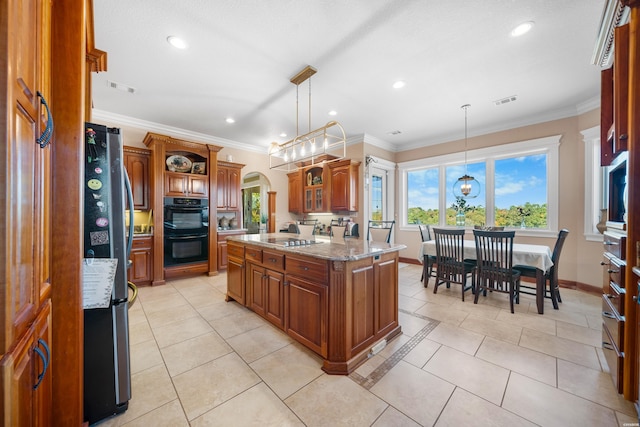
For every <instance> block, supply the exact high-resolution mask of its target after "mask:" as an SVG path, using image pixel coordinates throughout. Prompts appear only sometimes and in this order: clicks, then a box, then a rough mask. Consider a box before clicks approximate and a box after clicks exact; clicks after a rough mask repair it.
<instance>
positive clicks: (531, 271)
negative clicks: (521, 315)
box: [513, 228, 569, 310]
mask: <svg viewBox="0 0 640 427" xmlns="http://www.w3.org/2000/svg"><path fill="white" fill-rule="evenodd" d="M568 234H569V230H567V229H566V228H563V229H562V230H560V232H559V233H558V239H557V240H556V244H555V246H554V248H553V253H552V254H551V261H553V265H552V266H551V268H550V269H549V271H547V272H546V273H545V274H544V281H545V282H544V283H545V284H544V289H545V290H544V297H545V298H550V299H551V303H552V304H553V308H554V309H556V310H557V309H558V302H562V298H561V297H560V286H559V285H558V263H559V262H560V252H562V247H563V246H564V241H565V239H566V238H567V235H568ZM513 268H514V269H516V270H518V271H519V272H520V275H521V276H523V277H533V278H536V274H537V271H536V268H535V267H533V266H529V265H514V266H513ZM547 282H549V288H547ZM523 288H524V290H522V289H523ZM520 292H521V293H523V294H528V295H536V288H535V286H533V287H532V286H524V285H523V284H522V283H520Z"/></svg>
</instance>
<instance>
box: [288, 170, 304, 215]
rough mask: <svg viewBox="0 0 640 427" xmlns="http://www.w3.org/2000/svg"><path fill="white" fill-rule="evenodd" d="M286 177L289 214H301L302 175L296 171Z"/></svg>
mask: <svg viewBox="0 0 640 427" xmlns="http://www.w3.org/2000/svg"><path fill="white" fill-rule="evenodd" d="M287 176H288V177H289V212H291V213H296V214H299V213H302V174H301V173H300V171H297V172H293V173H290V174H288V175H287Z"/></svg>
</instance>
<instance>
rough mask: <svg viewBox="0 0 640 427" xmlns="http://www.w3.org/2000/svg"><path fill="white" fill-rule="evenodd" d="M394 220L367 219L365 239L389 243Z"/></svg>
mask: <svg viewBox="0 0 640 427" xmlns="http://www.w3.org/2000/svg"><path fill="white" fill-rule="evenodd" d="M395 223H396V222H395V221H374V220H370V221H369V229H368V230H367V240H369V241H371V242H384V243H389V242H390V241H391V232H392V231H393V225H394V224H395Z"/></svg>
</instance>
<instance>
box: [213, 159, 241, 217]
mask: <svg viewBox="0 0 640 427" xmlns="http://www.w3.org/2000/svg"><path fill="white" fill-rule="evenodd" d="M243 167H244V165H241V164H239V163H231V162H223V161H218V179H217V187H218V193H217V196H216V205H217V207H218V211H219V212H233V211H239V210H240V209H241V205H242V201H241V193H240V182H241V178H242V168H243Z"/></svg>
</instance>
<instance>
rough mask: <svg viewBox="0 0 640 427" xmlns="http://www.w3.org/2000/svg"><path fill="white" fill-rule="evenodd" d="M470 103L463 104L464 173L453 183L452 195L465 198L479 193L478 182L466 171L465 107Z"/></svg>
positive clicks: (471, 197)
mask: <svg viewBox="0 0 640 427" xmlns="http://www.w3.org/2000/svg"><path fill="white" fill-rule="evenodd" d="M469 107H471V105H470V104H464V105H463V106H462V107H460V108H462V109H464V175H463V176H461V177H460V178H458V180H457V181H456V182H455V183H454V184H453V195H454V196H455V197H463V198H465V199H473V198H475V197H478V194H480V183H479V182H478V180H477V179H475V178H474V177H472V176H470V175H469V174H468V173H467V108H469Z"/></svg>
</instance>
